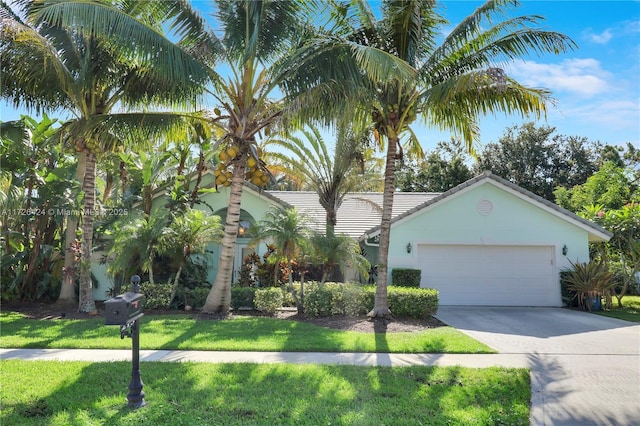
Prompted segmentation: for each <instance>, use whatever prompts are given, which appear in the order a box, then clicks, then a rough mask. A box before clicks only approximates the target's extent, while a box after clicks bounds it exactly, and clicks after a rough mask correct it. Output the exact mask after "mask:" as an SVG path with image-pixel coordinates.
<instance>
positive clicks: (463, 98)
mask: <svg viewBox="0 0 640 426" xmlns="http://www.w3.org/2000/svg"><path fill="white" fill-rule="evenodd" d="M515 4H516V3H515V2H511V1H500V0H490V1H487V2H486V3H484V4H483V5H481V6H480V7H479V8H478V9H476V11H475V12H473V13H472V14H471V15H470V16H468V17H467V18H465V19H463V20H462V22H461V23H460V24H458V25H457V26H456V27H455V28H454V29H453V30H452V31H451V32H449V34H448V35H447V36H446V37H445V38H444V40H443V41H442V43H441V44H440V45H438V44H437V39H438V37H439V35H440V31H439V29H440V28H441V26H442V25H443V24H444V23H445V22H446V21H445V20H444V19H443V18H442V17H441V16H439V15H438V14H437V13H436V6H437V4H436V2H435V1H433V0H421V1H400V0H398V1H392V0H389V1H385V2H383V3H382V5H381V9H382V10H381V13H380V14H378V15H376V14H375V13H374V12H373V10H371V8H370V7H369V5H368V3H366V2H364V1H354V2H352V3H351V4H350V5H348V6H345V5H343V4H340V5H339V6H338V7H337V8H336V11H335V13H334V14H333V15H332V16H333V18H334V24H335V25H334V26H333V28H338V29H337V30H335V31H334V34H336V37H337V38H338V39H339V42H335V41H334V40H335V39H331V40H328V41H327V45H331V43H333V45H334V46H335V48H334V49H333V50H330V49H327V51H326V52H327V54H326V55H325V56H323V55H317V56H316V60H315V63H314V64H315V68H314V66H313V65H312V66H308V67H307V69H310V70H311V72H313V71H315V70H316V69H320V68H321V67H325V68H329V70H328V71H326V72H325V75H327V74H330V73H333V77H334V79H333V80H327V81H331V82H336V81H338V82H340V81H344V82H345V83H346V84H344V85H341V86H340V89H341V90H342V91H341V92H340V91H335V93H336V95H335V96H334V97H329V96H324V97H323V100H324V101H327V100H329V101H330V102H331V103H332V104H334V105H336V106H337V107H341V108H343V111H345V113H349V114H353V111H356V114H355V115H354V118H360V119H363V117H365V116H367V117H368V119H369V120H371V121H372V122H373V125H374V128H375V135H377V138H378V140H380V141H381V142H383V143H384V144H385V145H386V150H387V151H386V154H387V155H386V165H385V184H384V196H383V212H382V219H381V227H380V244H379V265H378V271H379V272H378V282H377V291H376V297H375V305H374V308H373V310H372V311H371V312H370V313H369V314H370V315H371V316H389V315H390V314H391V313H390V311H389V307H388V301H387V259H388V252H389V237H390V229H391V212H392V205H393V194H394V191H395V172H396V161H397V159H399V158H402V157H403V153H404V148H403V146H402V145H401V141H402V136H403V135H408V141H409V143H410V144H409V145H408V146H407V147H406V148H407V149H408V150H409V151H412V150H413V151H415V152H419V144H418V143H417V139H416V138H415V135H413V133H412V132H411V128H410V125H411V123H412V122H413V121H414V120H415V119H416V118H417V117H420V118H421V119H423V120H424V121H425V122H427V123H429V124H431V125H434V126H436V127H438V128H440V129H446V130H452V131H454V132H455V133H458V134H460V135H461V136H462V140H463V141H464V143H465V146H466V147H467V150H468V151H472V150H473V144H474V142H476V141H477V140H478V138H479V132H478V117H479V116H480V115H482V114H486V113H496V112H502V111H504V112H520V113H523V114H534V115H540V114H543V113H544V112H545V101H546V100H547V98H548V95H549V92H548V91H546V90H542V89H532V88H528V87H525V86H523V85H521V84H519V83H518V82H517V81H515V80H514V79H513V78H511V77H509V76H508V75H507V74H506V72H505V71H504V70H503V69H502V68H499V65H500V64H502V63H504V61H505V60H511V59H513V58H516V57H519V56H524V55H527V54H529V53H544V52H551V53H560V52H564V51H566V50H567V49H568V48H571V47H573V42H572V41H571V40H570V39H569V38H568V37H566V36H564V35H562V34H559V33H556V32H551V31H543V30H540V29H538V28H535V27H532V26H530V25H531V24H535V23H537V22H539V21H540V20H541V19H542V18H541V17H539V16H516V17H506V16H507V13H508V12H509V11H510V6H513V5H515ZM378 16H379V17H380V18H378ZM337 52H340V55H336V53H337ZM374 57H375V61H369V62H365V61H363V58H366V59H372V58H374ZM354 61H359V63H358V65H355V66H354V63H355V62H354ZM312 75H313V74H312ZM338 75H340V76H341V77H342V80H339V79H337V78H335V77H336V76H338ZM333 84H336V83H333ZM326 87H331V83H327V86H325V87H323V89H324V88H326ZM341 95H344V96H341ZM354 102H356V103H358V104H359V105H360V108H361V109H360V110H357V109H355V108H354V107H353V105H354ZM327 108H328V107H326V106H325V110H326V109H327ZM346 111H349V112H346Z"/></svg>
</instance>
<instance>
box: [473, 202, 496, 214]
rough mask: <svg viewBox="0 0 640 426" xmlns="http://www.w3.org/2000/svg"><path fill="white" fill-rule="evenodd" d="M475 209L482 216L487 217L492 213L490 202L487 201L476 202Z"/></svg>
mask: <svg viewBox="0 0 640 426" xmlns="http://www.w3.org/2000/svg"><path fill="white" fill-rule="evenodd" d="M476 209H477V210H478V213H480V214H481V215H482V216H487V215H488V214H490V213H491V212H492V211H493V204H491V201H489V200H480V201H478V205H477V206H476Z"/></svg>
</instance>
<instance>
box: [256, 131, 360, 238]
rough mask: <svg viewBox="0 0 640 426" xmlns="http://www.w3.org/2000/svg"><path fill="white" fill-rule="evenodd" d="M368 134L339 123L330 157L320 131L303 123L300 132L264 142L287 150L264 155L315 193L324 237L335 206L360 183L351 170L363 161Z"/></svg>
mask: <svg viewBox="0 0 640 426" xmlns="http://www.w3.org/2000/svg"><path fill="white" fill-rule="evenodd" d="M369 134H370V132H369V131H368V129H367V130H363V131H359V132H358V131H355V130H354V129H352V128H349V127H347V125H346V124H343V125H339V126H338V129H337V140H336V145H335V149H334V153H333V157H332V156H331V155H330V154H329V150H328V149H327V145H326V143H325V141H324V138H323V137H322V135H321V133H320V131H319V130H318V128H317V127H314V126H307V127H306V128H305V129H303V130H301V131H300V135H290V136H289V137H288V138H282V139H277V138H273V139H269V140H268V141H267V142H266V144H265V145H266V146H269V145H271V144H274V145H277V146H279V147H282V148H285V149H287V150H288V151H289V152H290V153H291V154H289V155H288V154H286V153H284V152H282V151H273V152H269V153H268V154H267V156H268V158H270V159H274V160H276V161H277V162H278V166H277V170H278V171H281V172H283V173H284V174H285V175H287V176H288V177H290V178H292V179H294V180H296V181H299V182H301V183H302V185H303V186H307V187H309V188H310V189H312V190H314V191H315V192H316V193H317V194H318V197H319V201H320V205H321V206H322V207H323V208H324V210H325V211H326V235H327V237H329V236H331V235H333V234H334V228H335V226H336V223H337V214H338V209H339V208H340V205H341V204H342V201H343V200H344V197H345V196H346V195H347V193H348V192H350V191H352V190H353V189H354V188H356V187H359V186H361V184H362V175H360V176H357V175H356V173H355V171H356V168H357V166H360V165H361V164H363V163H364V154H363V152H364V150H365V149H366V147H367V144H368V136H369ZM303 137H304V138H303ZM272 166H273V165H272Z"/></svg>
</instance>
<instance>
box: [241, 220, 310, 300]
mask: <svg viewBox="0 0 640 426" xmlns="http://www.w3.org/2000/svg"><path fill="white" fill-rule="evenodd" d="M254 232H255V236H254V238H253V240H252V244H257V243H259V242H260V241H269V242H270V243H272V244H273V245H274V246H275V248H276V255H277V256H278V258H279V259H282V260H284V261H286V262H287V266H288V270H289V280H288V281H289V285H288V287H289V291H290V292H291V294H292V295H293V297H294V300H295V302H296V306H297V307H298V311H299V312H301V313H302V310H303V307H302V304H301V302H300V300H299V298H298V295H297V294H296V291H295V289H294V288H293V274H292V273H291V271H292V270H293V263H294V260H295V259H296V257H297V256H298V254H299V253H300V250H301V248H302V247H303V246H304V245H305V244H306V243H307V241H308V240H309V237H310V230H309V228H307V227H306V225H305V216H304V215H301V214H300V213H298V211H297V210H296V209H295V208H289V209H284V208H281V207H277V208H272V209H271V210H269V211H268V212H267V213H266V214H265V216H264V218H262V220H261V221H260V222H259V223H258V224H257V225H256V227H255V231H254ZM278 265H279V262H276V268H278ZM276 271H277V269H276ZM275 279H277V274H275Z"/></svg>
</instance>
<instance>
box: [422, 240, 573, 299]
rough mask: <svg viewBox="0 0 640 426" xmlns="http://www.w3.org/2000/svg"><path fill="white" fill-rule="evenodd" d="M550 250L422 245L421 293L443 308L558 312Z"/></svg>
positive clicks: (521, 247) (546, 248) (519, 247)
mask: <svg viewBox="0 0 640 426" xmlns="http://www.w3.org/2000/svg"><path fill="white" fill-rule="evenodd" d="M553 253H554V251H553V247H550V246H487V245H419V246H418V261H419V265H420V269H422V280H421V286H422V287H429V288H435V289H437V290H438V291H439V292H440V304H441V305H484V306H559V305H561V299H560V290H559V284H558V278H557V277H556V276H555V275H556V274H555V266H554V264H553V262H554V260H553Z"/></svg>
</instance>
